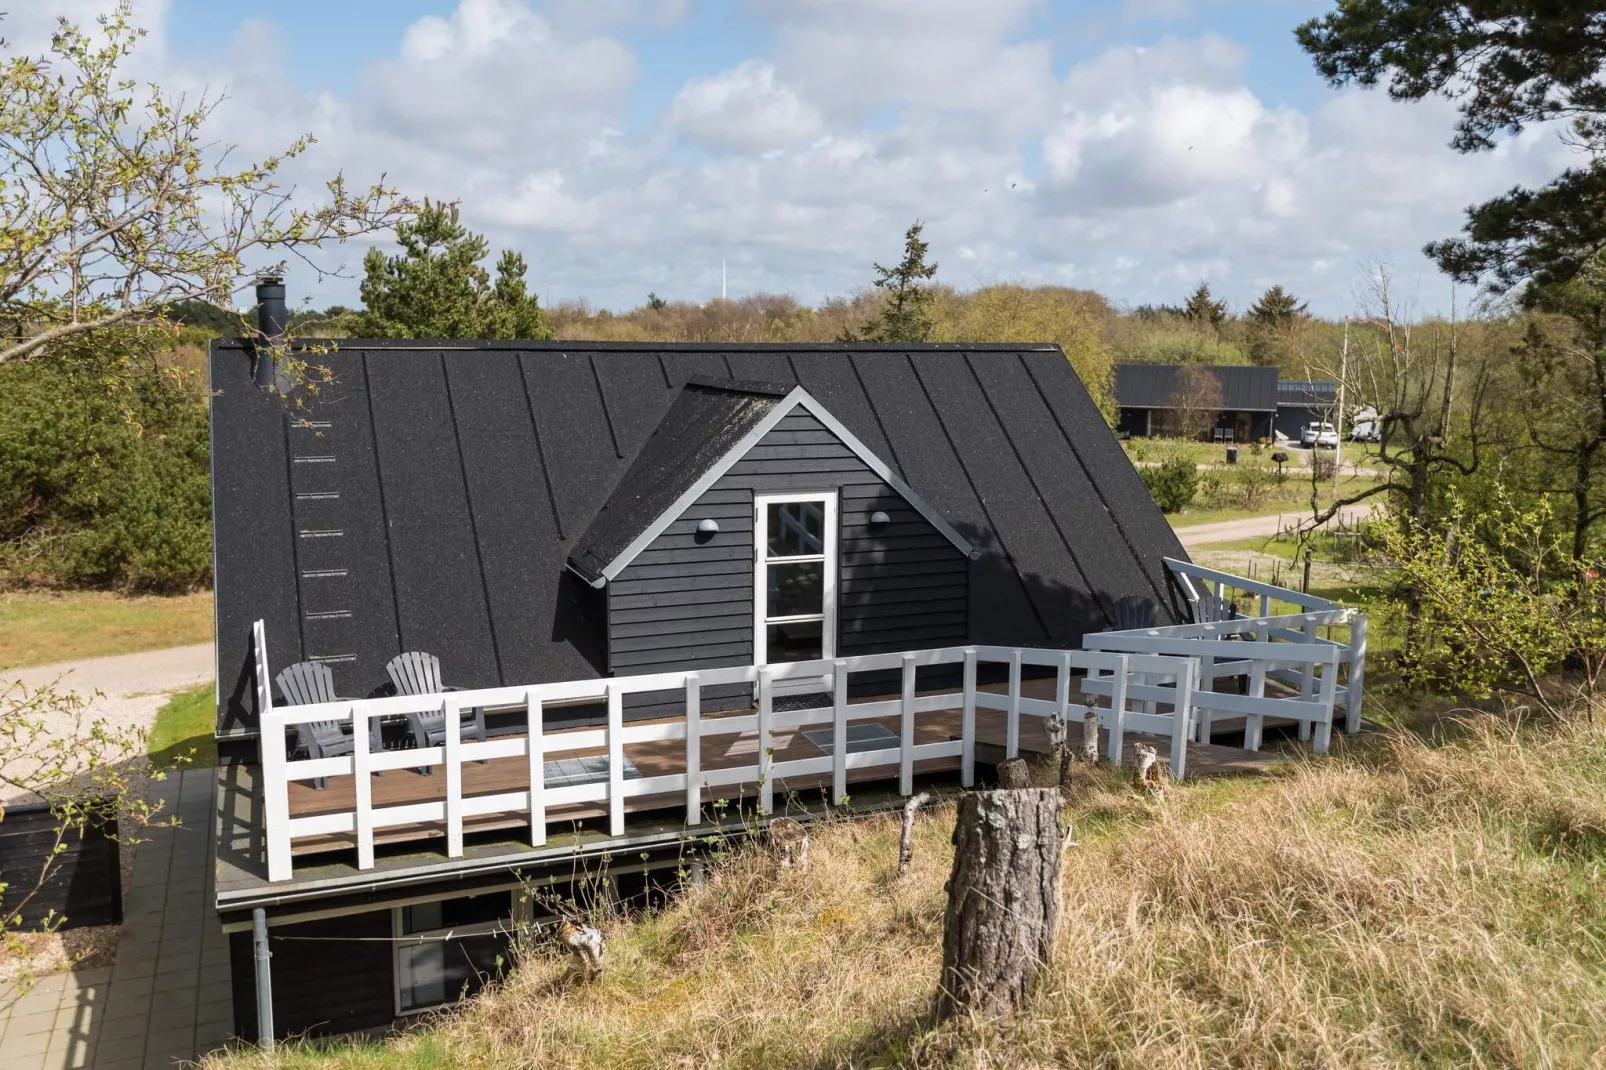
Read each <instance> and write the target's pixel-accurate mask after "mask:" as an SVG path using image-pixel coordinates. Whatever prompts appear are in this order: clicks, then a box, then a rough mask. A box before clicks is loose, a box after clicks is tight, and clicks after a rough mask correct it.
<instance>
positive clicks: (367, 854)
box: [351, 702, 374, 869]
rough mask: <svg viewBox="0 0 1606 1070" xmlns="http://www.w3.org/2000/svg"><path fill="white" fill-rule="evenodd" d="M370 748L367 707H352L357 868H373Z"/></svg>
mask: <svg viewBox="0 0 1606 1070" xmlns="http://www.w3.org/2000/svg"><path fill="white" fill-rule="evenodd" d="M369 759H370V749H369V739H368V706H367V704H366V703H363V702H353V703H352V704H351V780H352V789H353V790H352V801H353V803H354V805H355V806H356V823H357V868H358V869H373V868H374V798H373V781H372V780H370V779H369V774H370V772H371V768H370V761H369Z"/></svg>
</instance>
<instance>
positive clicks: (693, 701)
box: [686, 672, 703, 825]
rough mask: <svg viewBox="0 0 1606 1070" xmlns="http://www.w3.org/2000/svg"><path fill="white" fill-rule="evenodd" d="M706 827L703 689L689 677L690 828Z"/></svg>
mask: <svg viewBox="0 0 1606 1070" xmlns="http://www.w3.org/2000/svg"><path fill="white" fill-rule="evenodd" d="M702 823H703V685H702V680H701V678H699V677H698V675H697V674H696V673H694V672H689V673H687V674H686V824H688V825H701V824H702Z"/></svg>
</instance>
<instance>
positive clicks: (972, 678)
mask: <svg viewBox="0 0 1606 1070" xmlns="http://www.w3.org/2000/svg"><path fill="white" fill-rule="evenodd" d="M964 671H965V675H964V682H963V683H962V684H961V688H962V690H963V698H962V699H961V703H962V707H961V709H960V713H959V739H960V743H959V784H960V786H961V787H966V788H970V787H975V785H976V648H975V647H967V648H966V649H965V670H964Z"/></svg>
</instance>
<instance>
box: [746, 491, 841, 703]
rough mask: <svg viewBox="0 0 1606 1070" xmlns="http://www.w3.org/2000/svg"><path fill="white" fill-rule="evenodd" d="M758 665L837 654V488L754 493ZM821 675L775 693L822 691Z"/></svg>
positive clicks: (780, 687) (754, 622) (783, 687)
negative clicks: (804, 492) (825, 491)
mask: <svg viewBox="0 0 1606 1070" xmlns="http://www.w3.org/2000/svg"><path fill="white" fill-rule="evenodd" d="M753 513H754V521H753V529H754V530H753V535H754V538H753V546H754V568H753V655H754V664H757V665H773V664H775V663H776V662H783V661H817V660H820V659H822V658H831V657H835V656H836V572H837V561H836V542H837V501H836V494H835V493H834V492H833V493H829V494H822V493H819V492H817V491H816V492H812V493H806V494H759V495H755V496H754V498H753ZM820 688H821V684H820V683H819V681H818V680H811V681H798V682H793V683H789V684H785V685H783V684H777V685H776V688H775V691H776V693H777V694H784V693H786V692H788V691H791V692H797V691H818V690H820Z"/></svg>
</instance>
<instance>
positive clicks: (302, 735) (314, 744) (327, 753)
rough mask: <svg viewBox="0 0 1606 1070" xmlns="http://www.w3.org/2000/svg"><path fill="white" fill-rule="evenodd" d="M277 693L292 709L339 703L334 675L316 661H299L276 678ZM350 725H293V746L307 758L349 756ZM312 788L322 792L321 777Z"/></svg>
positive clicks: (318, 722) (333, 722)
mask: <svg viewBox="0 0 1606 1070" xmlns="http://www.w3.org/2000/svg"><path fill="white" fill-rule="evenodd" d="M275 679H276V681H277V682H278V685H279V693H280V694H281V695H283V696H284V698H285V701H286V702H288V703H289V704H290V705H292V706H310V705H312V704H313V703H315V702H339V701H340V698H339V696H337V695H336V694H335V678H334V674H333V673H331V672H330V671H329V666H327V665H324V664H321V663H320V662H316V661H298V662H296V663H295V664H294V665H291V666H289V667H288V668H286V669H285V670H284V671H283V672H281V673H279V675H278V676H277V677H276V678H275ZM350 728H351V722H350V721H308V722H305V723H303V724H298V725H296V746H298V747H299V748H301V749H302V750H304V751H306V752H307V757H308V758H338V757H340V756H341V755H343V754H350V753H351V752H352V742H351V732H350ZM312 786H313V787H314V788H316V789H317V790H318V791H322V790H323V789H324V786H325V780H324V778H323V777H318V778H317V779H316V780H314V781H313V782H312Z"/></svg>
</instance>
